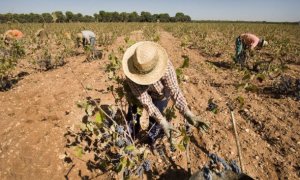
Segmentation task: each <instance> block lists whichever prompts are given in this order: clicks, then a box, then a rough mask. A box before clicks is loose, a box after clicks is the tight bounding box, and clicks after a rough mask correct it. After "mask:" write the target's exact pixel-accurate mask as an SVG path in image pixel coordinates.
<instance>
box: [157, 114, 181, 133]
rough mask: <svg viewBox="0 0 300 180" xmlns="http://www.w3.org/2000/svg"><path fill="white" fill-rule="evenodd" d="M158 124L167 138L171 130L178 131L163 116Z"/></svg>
mask: <svg viewBox="0 0 300 180" xmlns="http://www.w3.org/2000/svg"><path fill="white" fill-rule="evenodd" d="M159 124H160V125H161V127H162V128H163V130H164V132H165V134H166V136H167V137H168V138H170V136H171V131H175V132H178V130H177V129H175V128H174V127H173V126H172V125H171V124H170V123H169V122H168V121H167V120H166V119H165V118H163V119H160V121H159Z"/></svg>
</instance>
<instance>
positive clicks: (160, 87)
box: [127, 61, 188, 120]
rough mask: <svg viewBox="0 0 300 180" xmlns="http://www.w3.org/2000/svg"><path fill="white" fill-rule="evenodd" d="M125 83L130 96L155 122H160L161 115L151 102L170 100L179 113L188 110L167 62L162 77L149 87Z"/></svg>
mask: <svg viewBox="0 0 300 180" xmlns="http://www.w3.org/2000/svg"><path fill="white" fill-rule="evenodd" d="M127 83H128V85H129V87H130V89H131V91H132V94H133V95H134V96H135V97H136V98H137V99H138V100H139V101H140V102H141V104H142V105H143V107H144V108H145V109H146V110H147V111H148V113H149V116H151V117H153V118H154V119H156V120H161V119H162V118H163V115H162V114H161V112H160V111H159V110H158V108H157V107H156V106H155V105H154V104H153V102H152V99H153V100H161V99H163V98H169V97H170V96H171V98H172V99H173V101H174V102H175V106H176V108H177V109H178V110H179V112H180V113H184V112H185V111H186V110H188V107H187V102H186V100H185V98H184V96H183V94H182V92H181V90H180V88H179V85H178V82H177V78H176V73H175V70H174V66H173V65H172V63H171V61H168V67H167V70H166V72H165V74H164V75H163V77H162V78H161V79H160V80H159V81H157V82H155V83H154V84H151V85H139V84H136V83H135V82H133V81H131V80H130V79H129V78H127Z"/></svg>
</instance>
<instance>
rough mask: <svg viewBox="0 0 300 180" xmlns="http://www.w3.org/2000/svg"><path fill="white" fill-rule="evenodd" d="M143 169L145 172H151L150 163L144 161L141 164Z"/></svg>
mask: <svg viewBox="0 0 300 180" xmlns="http://www.w3.org/2000/svg"><path fill="white" fill-rule="evenodd" d="M143 168H144V170H145V171H146V172H148V171H150V170H151V161H150V160H145V161H144V163H143Z"/></svg>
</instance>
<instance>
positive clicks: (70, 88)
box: [0, 31, 300, 180]
mask: <svg viewBox="0 0 300 180" xmlns="http://www.w3.org/2000/svg"><path fill="white" fill-rule="evenodd" d="M131 39H133V40H136V41H139V40H142V39H143V37H142V32H133V33H132V36H131ZM159 43H160V44H161V45H162V46H163V47H164V48H165V49H166V50H167V52H168V54H169V57H170V59H171V61H172V62H173V63H174V65H175V67H179V66H180V65H181V64H182V57H181V56H182V55H188V56H189V58H190V66H189V68H187V69H185V70H184V74H185V75H186V76H187V77H188V78H187V80H186V82H183V83H182V84H181V87H182V91H183V93H184V94H185V96H186V98H187V101H188V103H189V105H190V106H191V108H192V110H193V111H194V112H195V113H197V114H199V115H201V116H202V117H203V118H204V119H206V120H207V121H209V122H210V124H211V129H210V130H209V132H208V133H205V134H198V132H196V131H195V132H194V137H195V138H194V139H192V143H191V147H190V155H191V160H192V162H191V163H192V171H193V172H195V171H196V170H198V169H200V168H202V167H203V165H204V164H206V163H207V162H208V159H207V157H206V155H205V151H208V152H210V153H216V154H218V155H219V156H221V157H224V158H225V159H227V160H233V159H234V160H238V155H237V150H236V146H235V139H234V134H233V130H232V123H231V120H230V114H229V111H228V108H227V106H226V102H228V100H229V99H235V98H236V97H238V96H242V97H244V99H245V106H244V112H246V115H245V113H244V114H243V115H242V114H240V113H238V112H237V111H235V118H236V121H237V125H238V133H239V138H240V143H241V147H242V152H243V163H244V166H245V171H246V173H247V174H248V175H250V176H252V177H253V178H255V179H299V177H300V153H299V147H300V122H299V120H300V103H299V101H298V102H297V101H294V100H292V99H291V98H285V99H273V98H269V97H268V96H267V95H263V94H260V95H257V94H255V93H251V92H249V93H246V92H244V91H237V90H236V88H235V87H234V84H235V83H237V81H238V79H240V76H241V75H240V73H239V72H238V71H237V70H234V69H230V68H226V67H216V66H213V65H212V64H211V63H208V62H207V61H206V60H209V61H213V62H226V63H228V64H230V63H232V62H231V61H230V60H229V59H224V58H222V56H221V57H220V58H210V59H207V58H204V57H203V56H201V54H200V53H199V52H198V51H197V50H190V49H182V48H181V47H180V41H179V40H177V39H176V38H174V37H173V36H172V35H171V34H170V33H168V32H164V31H161V35H160V41H159ZM121 45H125V42H124V37H119V38H118V39H117V40H116V42H115V43H114V44H113V45H112V46H110V47H108V53H109V52H110V51H112V50H114V51H115V52H117V49H118V47H119V46H121ZM108 53H106V54H105V56H104V58H102V60H98V61H92V62H89V63H83V61H84V56H78V57H72V58H68V59H67V61H68V63H67V65H65V66H63V67H60V68H58V69H55V70H51V71H47V72H36V71H34V70H32V69H26V68H24V67H23V68H18V69H17V70H20V71H21V70H22V71H26V72H29V75H28V76H25V77H24V79H23V80H21V81H19V82H18V83H17V85H16V86H15V87H14V88H13V89H11V90H9V91H6V92H0V101H1V104H0V127H1V129H0V135H1V141H0V179H3V180H5V179H64V175H65V174H67V172H68V171H69V170H70V167H71V165H70V164H66V163H65V162H64V161H63V160H62V159H61V158H60V157H61V155H62V154H64V152H65V151H67V152H69V153H71V151H70V149H67V148H65V144H66V142H65V138H64V136H63V135H64V133H65V132H66V129H67V127H74V126H76V125H77V124H79V122H80V120H81V118H82V116H83V114H84V112H83V111H82V110H81V109H79V108H78V107H77V106H76V102H77V101H79V100H83V99H84V98H85V97H86V94H85V92H84V89H83V88H82V87H81V85H80V83H79V81H78V80H80V81H81V82H82V83H83V84H84V85H88V86H90V87H92V90H91V91H89V93H90V95H91V96H92V97H93V98H100V99H101V102H102V103H103V104H112V103H113V101H114V99H113V98H112V97H111V96H110V95H108V94H103V93H101V91H102V90H105V89H106V88H107V86H108V85H109V82H108V81H107V75H106V74H105V72H104V68H105V65H106V64H107V62H108V57H107V54H108ZM296 69H299V67H296ZM298 73H299V72H298ZM76 77H77V78H76ZM210 98H214V100H215V101H216V102H217V104H218V106H219V109H220V111H219V113H218V114H213V113H212V112H209V111H206V107H207V102H208V100H209V99H210ZM177 117H178V118H177V119H176V120H175V121H174V125H175V126H177V127H178V122H179V121H181V122H182V121H183V118H182V117H181V116H180V115H178V116H177ZM169 155H170V162H169V163H163V162H161V161H160V160H159V157H158V156H155V155H153V156H152V162H154V164H153V169H154V171H155V172H156V173H157V174H158V175H159V176H160V177H161V178H162V179H170V178H178V179H184V178H186V171H187V165H186V156H185V153H180V152H176V153H173V154H169ZM172 162H173V163H172ZM73 163H74V164H75V166H74V168H72V169H71V171H70V173H69V176H68V177H69V178H70V179H80V177H79V175H78V173H79V170H81V172H82V174H83V175H89V176H90V177H93V176H92V175H91V173H89V171H88V170H87V168H86V165H85V163H84V162H82V161H81V160H80V159H74V162H73ZM174 163H175V164H174ZM157 177H158V176H154V178H157ZM95 179H106V176H105V175H104V176H98V177H97V178H95Z"/></svg>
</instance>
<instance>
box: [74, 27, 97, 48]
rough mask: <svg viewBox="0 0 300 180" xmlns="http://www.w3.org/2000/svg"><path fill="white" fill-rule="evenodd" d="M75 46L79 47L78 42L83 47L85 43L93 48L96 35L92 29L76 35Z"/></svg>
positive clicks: (85, 45)
mask: <svg viewBox="0 0 300 180" xmlns="http://www.w3.org/2000/svg"><path fill="white" fill-rule="evenodd" d="M76 42H77V47H80V44H82V46H83V47H84V48H85V47H87V45H90V46H91V48H92V50H94V49H95V43H96V35H95V33H93V32H92V31H87V30H86V31H81V32H80V33H78V34H77V36H76Z"/></svg>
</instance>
